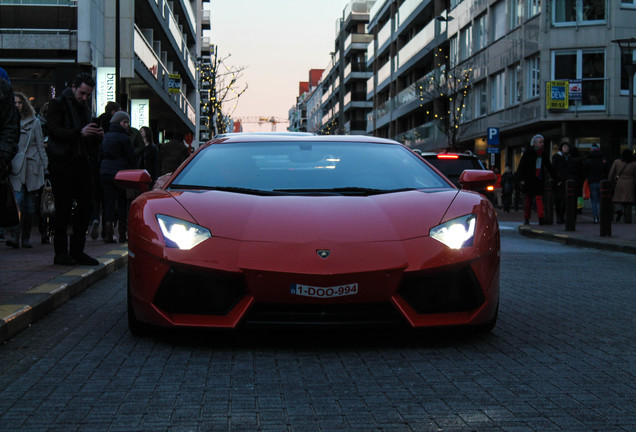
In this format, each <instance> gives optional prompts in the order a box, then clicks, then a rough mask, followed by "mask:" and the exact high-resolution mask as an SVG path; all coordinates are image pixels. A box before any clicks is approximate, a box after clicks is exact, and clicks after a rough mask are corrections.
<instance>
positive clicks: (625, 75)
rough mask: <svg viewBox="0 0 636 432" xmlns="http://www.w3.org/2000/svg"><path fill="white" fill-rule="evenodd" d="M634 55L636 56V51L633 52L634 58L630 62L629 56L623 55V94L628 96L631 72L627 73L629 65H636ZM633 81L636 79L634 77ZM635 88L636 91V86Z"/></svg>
mask: <svg viewBox="0 0 636 432" xmlns="http://www.w3.org/2000/svg"><path fill="white" fill-rule="evenodd" d="M634 54H636V50H632V53H631V57H632V58H631V60H630V58H629V55H623V54H622V53H621V94H628V92H629V80H630V76H629V72H628V71H627V65H629V64H636V57H635V56H634ZM631 79H634V77H632V78H631ZM634 88H635V89H636V86H635V87H634Z"/></svg>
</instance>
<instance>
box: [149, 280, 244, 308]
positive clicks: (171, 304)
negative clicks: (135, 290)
mask: <svg viewBox="0 0 636 432" xmlns="http://www.w3.org/2000/svg"><path fill="white" fill-rule="evenodd" d="M244 295H245V285H244V283H243V281H242V279H241V278H238V277H231V276H225V275H216V274H206V273H193V272H188V271H183V270H178V269H171V270H170V271H169V272H168V274H166V277H165V278H164V279H163V281H162V282H161V285H160V286H159V289H158V290H157V294H156V295H155V300H154V304H155V305H156V306H157V307H158V308H159V309H161V310H163V311H165V312H168V313H182V314H195V315H225V314H227V313H228V312H229V311H230V310H231V309H232V307H233V306H234V305H236V303H237V302H238V301H239V300H240V299H241V298H242V297H243V296H244Z"/></svg>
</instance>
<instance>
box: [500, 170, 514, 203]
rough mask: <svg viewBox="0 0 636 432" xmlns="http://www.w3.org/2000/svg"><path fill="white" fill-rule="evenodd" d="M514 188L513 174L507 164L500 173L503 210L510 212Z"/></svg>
mask: <svg viewBox="0 0 636 432" xmlns="http://www.w3.org/2000/svg"><path fill="white" fill-rule="evenodd" d="M514 190H515V176H514V174H512V170H511V169H510V167H509V166H507V167H506V170H505V171H504V173H503V174H502V175H501V199H502V201H503V210H504V211H505V212H506V213H510V207H511V206H512V193H513V192H514Z"/></svg>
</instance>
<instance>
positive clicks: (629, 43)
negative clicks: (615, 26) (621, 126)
mask: <svg viewBox="0 0 636 432" xmlns="http://www.w3.org/2000/svg"><path fill="white" fill-rule="evenodd" d="M612 42H614V43H617V44H618V47H619V48H620V50H621V66H622V63H623V59H624V58H625V59H627V62H626V64H625V68H626V69H627V75H628V77H629V99H628V101H629V102H628V108H627V117H628V120H627V122H628V123H627V148H628V149H629V150H630V151H632V150H633V149H634V145H633V139H634V73H636V65H635V64H634V48H636V38H629V39H615V40H613V41H612Z"/></svg>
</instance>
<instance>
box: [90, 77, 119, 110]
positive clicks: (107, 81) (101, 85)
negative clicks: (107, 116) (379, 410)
mask: <svg viewBox="0 0 636 432" xmlns="http://www.w3.org/2000/svg"><path fill="white" fill-rule="evenodd" d="M96 85H97V86H96V87H97V88H96V89H95V100H96V104H97V106H96V107H95V109H96V112H97V113H98V114H101V113H103V112H104V109H105V108H106V104H107V103H108V102H111V101H113V102H114V101H116V100H117V74H116V73H115V68H114V67H98V68H97V82H96Z"/></svg>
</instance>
